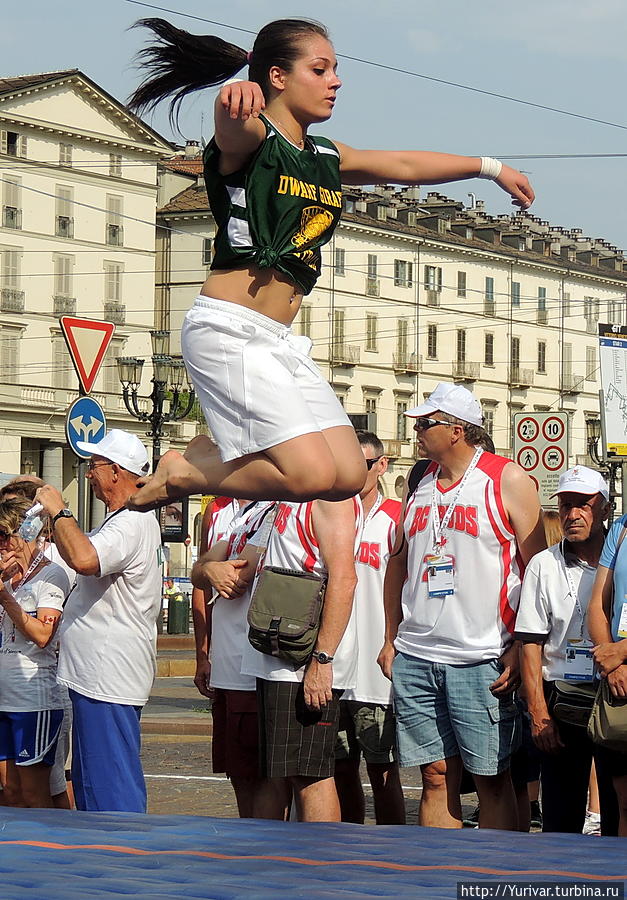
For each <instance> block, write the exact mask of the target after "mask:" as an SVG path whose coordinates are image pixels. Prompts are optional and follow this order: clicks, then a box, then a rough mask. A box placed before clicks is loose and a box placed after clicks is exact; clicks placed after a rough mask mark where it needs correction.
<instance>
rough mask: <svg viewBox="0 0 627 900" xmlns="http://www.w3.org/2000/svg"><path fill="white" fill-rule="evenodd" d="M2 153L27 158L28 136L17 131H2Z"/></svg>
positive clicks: (0, 144)
mask: <svg viewBox="0 0 627 900" xmlns="http://www.w3.org/2000/svg"><path fill="white" fill-rule="evenodd" d="M0 153H6V154H7V156H21V157H25V156H26V135H25V134H18V133H17V131H0Z"/></svg>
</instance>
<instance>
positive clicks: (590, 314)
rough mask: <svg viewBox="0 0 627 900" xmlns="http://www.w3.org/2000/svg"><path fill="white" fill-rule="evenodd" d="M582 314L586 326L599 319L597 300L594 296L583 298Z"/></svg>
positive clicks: (593, 323)
mask: <svg viewBox="0 0 627 900" xmlns="http://www.w3.org/2000/svg"><path fill="white" fill-rule="evenodd" d="M583 314H584V318H585V320H586V322H587V324H588V326H594V325H596V324H597V322H598V321H599V301H598V300H597V298H596V297H584V298H583Z"/></svg>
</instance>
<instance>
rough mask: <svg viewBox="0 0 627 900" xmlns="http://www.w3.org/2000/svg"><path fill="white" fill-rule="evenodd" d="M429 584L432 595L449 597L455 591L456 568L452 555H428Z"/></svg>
mask: <svg viewBox="0 0 627 900" xmlns="http://www.w3.org/2000/svg"><path fill="white" fill-rule="evenodd" d="M426 562H427V584H428V589H429V596H430V597H448V595H449V594H454V593H455V568H454V566H453V557H452V556H428V557H427V560H426Z"/></svg>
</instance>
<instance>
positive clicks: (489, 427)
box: [481, 406, 494, 438]
mask: <svg viewBox="0 0 627 900" xmlns="http://www.w3.org/2000/svg"><path fill="white" fill-rule="evenodd" d="M481 412H482V413H483V427H484V428H485V430H486V431H487V433H488V434H489V436H490V437H491V438H494V407H493V406H484V407H483V408H482V410H481Z"/></svg>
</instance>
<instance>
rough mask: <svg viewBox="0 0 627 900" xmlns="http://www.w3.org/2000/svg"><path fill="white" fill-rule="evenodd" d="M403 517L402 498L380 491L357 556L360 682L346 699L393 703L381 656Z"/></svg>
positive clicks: (356, 612)
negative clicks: (390, 573)
mask: <svg viewBox="0 0 627 900" xmlns="http://www.w3.org/2000/svg"><path fill="white" fill-rule="evenodd" d="M400 517H401V501H400V500H384V498H383V497H382V496H381V494H379V495H378V496H377V499H376V500H375V502H374V505H373V507H372V509H371V510H370V512H369V513H368V515H367V516H366V519H365V521H364V530H363V532H362V535H361V541H360V543H359V549H358V551H357V556H356V558H355V570H356V572H357V588H356V590H355V620H356V622H357V642H358V645H359V654H358V659H357V682H356V684H355V687H354V688H353V689H352V690H348V691H345V693H344V694H343V695H342V699H343V700H359V701H360V702H361V703H378V704H382V705H384V706H388V705H390V704H391V703H392V682H391V681H390V680H389V678H386V677H385V675H384V674H383V672H382V671H381V669H380V668H379V666H378V664H377V657H378V655H379V652H380V651H381V647H382V646H383V639H384V637H385V610H384V608H383V581H384V579H385V570H386V569H387V565H388V560H389V558H390V553H391V552H392V550H393V549H394V541H395V540H396V529H397V527H398V523H399V520H400Z"/></svg>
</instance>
